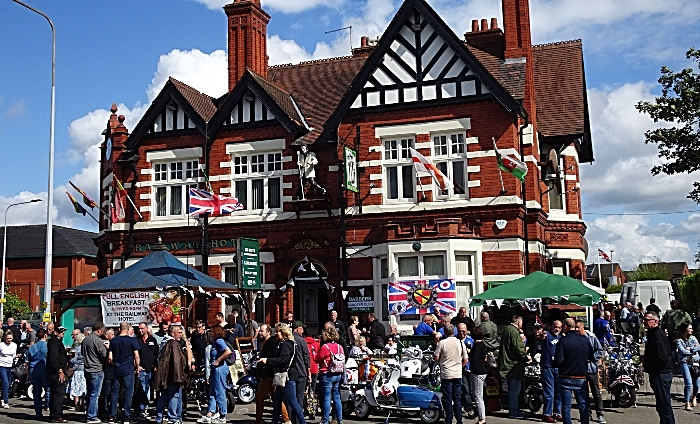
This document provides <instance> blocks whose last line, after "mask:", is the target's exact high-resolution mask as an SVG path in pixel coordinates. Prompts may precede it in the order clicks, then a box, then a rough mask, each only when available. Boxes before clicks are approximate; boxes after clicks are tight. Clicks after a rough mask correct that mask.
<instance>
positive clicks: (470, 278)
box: [454, 251, 476, 306]
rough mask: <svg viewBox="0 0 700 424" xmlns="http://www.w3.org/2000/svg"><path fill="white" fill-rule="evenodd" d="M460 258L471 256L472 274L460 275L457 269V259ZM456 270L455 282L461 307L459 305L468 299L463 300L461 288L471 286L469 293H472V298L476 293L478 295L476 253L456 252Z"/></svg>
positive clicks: (470, 266)
mask: <svg viewBox="0 0 700 424" xmlns="http://www.w3.org/2000/svg"><path fill="white" fill-rule="evenodd" d="M459 256H469V268H470V270H471V274H460V273H459V271H458V269H457V257H459ZM454 262H455V264H454V270H455V282H456V285H457V303H458V305H457V306H460V305H459V303H460V302H462V303H464V302H466V301H467V300H468V299H462V297H461V296H460V294H459V288H460V287H462V286H469V291H470V292H471V296H474V293H476V268H475V267H476V254H475V253H474V252H459V251H458V252H454Z"/></svg>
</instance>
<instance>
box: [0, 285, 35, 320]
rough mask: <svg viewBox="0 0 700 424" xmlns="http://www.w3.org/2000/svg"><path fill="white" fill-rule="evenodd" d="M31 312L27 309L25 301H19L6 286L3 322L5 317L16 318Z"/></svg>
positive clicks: (27, 304) (27, 305)
mask: <svg viewBox="0 0 700 424" xmlns="http://www.w3.org/2000/svg"><path fill="white" fill-rule="evenodd" d="M31 310H32V309H31V308H30V307H29V303H27V301H26V300H22V299H20V298H19V296H18V295H17V294H16V293H11V292H10V286H9V285H8V284H6V285H5V308H4V313H5V316H4V317H3V321H4V320H5V317H14V318H17V317H19V316H20V315H24V314H26V313H27V312H30V311H31Z"/></svg>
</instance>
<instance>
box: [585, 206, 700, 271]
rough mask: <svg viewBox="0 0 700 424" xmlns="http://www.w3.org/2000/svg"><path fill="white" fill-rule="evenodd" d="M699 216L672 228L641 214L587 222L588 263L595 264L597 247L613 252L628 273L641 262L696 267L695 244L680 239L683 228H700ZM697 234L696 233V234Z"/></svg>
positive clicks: (614, 257) (693, 216)
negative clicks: (673, 263)
mask: <svg viewBox="0 0 700 424" xmlns="http://www.w3.org/2000/svg"><path fill="white" fill-rule="evenodd" d="M699 219H700V215H691V216H690V217H688V219H686V220H685V221H684V222H682V223H680V224H677V225H673V224H668V223H662V224H658V225H656V226H654V225H652V224H650V221H649V218H648V217H644V216H638V215H624V216H607V217H602V218H597V219H595V220H594V221H592V222H589V223H588V233H587V234H586V238H587V239H588V240H589V247H590V249H589V250H590V252H591V253H589V258H588V261H589V262H596V257H595V255H596V253H595V252H596V246H599V247H600V248H601V249H602V250H604V251H606V252H608V253H610V250H614V251H615V253H614V255H613V260H614V261H615V262H620V263H621V264H622V268H623V269H625V270H629V269H632V268H633V267H634V266H636V265H639V264H640V263H648V262H654V261H656V260H657V259H659V260H661V261H664V262H677V261H686V262H687V263H688V265H689V266H691V267H692V266H693V260H694V258H693V251H694V249H695V248H696V245H694V244H692V243H691V242H686V241H683V240H679V239H678V237H677V236H679V235H682V234H681V233H680V232H681V231H683V229H687V228H692V227H694V228H693V230H694V231H697V227H698V226H700V225H699V223H698V220H699ZM696 234H697V232H696Z"/></svg>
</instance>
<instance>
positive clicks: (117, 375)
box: [109, 322, 140, 422]
mask: <svg viewBox="0 0 700 424" xmlns="http://www.w3.org/2000/svg"><path fill="white" fill-rule="evenodd" d="M129 328H130V326H129V323H127V322H122V323H121V324H120V325H119V335H118V336H117V337H115V338H113V339H112V341H111V342H110V344H109V360H110V362H111V363H112V364H113V365H114V380H113V382H112V405H111V406H112V408H111V411H110V412H109V417H110V419H115V420H116V418H117V400H118V399H119V391H120V390H121V388H122V387H124V421H125V422H126V421H129V420H130V419H131V401H132V397H133V396H134V372H135V371H136V368H137V367H139V366H140V358H139V349H140V348H139V344H138V342H137V341H136V338H134V337H129Z"/></svg>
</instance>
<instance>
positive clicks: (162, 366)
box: [0, 299, 700, 424]
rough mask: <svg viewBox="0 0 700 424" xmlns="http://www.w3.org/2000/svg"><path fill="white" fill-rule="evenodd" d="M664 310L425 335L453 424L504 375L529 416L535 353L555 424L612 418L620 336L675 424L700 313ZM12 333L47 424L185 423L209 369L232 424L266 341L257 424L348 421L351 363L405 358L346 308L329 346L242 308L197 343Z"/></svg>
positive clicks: (160, 333) (466, 321)
mask: <svg viewBox="0 0 700 424" xmlns="http://www.w3.org/2000/svg"><path fill="white" fill-rule="evenodd" d="M550 311H551V310H550ZM625 311H626V312H625ZM659 312H660V311H659V310H658V307H657V306H656V305H655V304H654V302H653V299H652V302H651V303H650V305H648V306H647V307H646V308H644V309H643V310H640V308H639V305H637V306H636V307H634V306H632V305H628V304H627V305H620V306H619V307H616V308H614V309H613V310H612V311H609V310H605V309H604V308H600V311H599V313H598V316H597V319H596V320H595V321H594V323H593V326H592V329H591V330H592V331H588V330H587V329H586V328H584V327H585V322H584V320H583V319H578V318H574V317H569V316H567V315H566V314H564V313H549V314H546V316H543V317H541V319H540V317H537V318H536V319H535V320H534V323H533V325H532V328H528V329H527V331H525V330H526V329H524V328H523V318H522V317H521V316H518V315H515V316H513V317H512V319H511V323H510V324H509V325H506V326H504V327H502V328H501V330H500V331H499V327H498V325H496V323H494V322H493V321H492V319H491V316H490V314H489V310H488V309H484V310H483V311H482V312H481V313H480V315H479V317H478V318H479V319H478V323H477V322H475V321H474V320H473V319H472V318H471V317H470V316H469V314H468V310H467V308H465V307H462V308H460V309H459V311H458V312H457V313H456V314H455V315H454V316H449V315H446V314H441V313H440V311H439V309H436V310H435V311H434V312H433V313H428V314H425V315H424V316H423V317H422V320H421V322H420V323H419V324H418V325H416V326H414V334H415V335H421V336H431V337H432V338H433V339H434V341H435V343H434V346H435V349H434V350H433V357H434V360H435V361H437V362H438V363H439V365H440V378H441V391H442V397H441V400H442V406H443V411H444V415H445V420H446V422H447V423H448V424H451V423H452V422H453V420H454V421H456V422H457V424H461V423H462V415H463V414H462V411H463V410H464V411H466V412H473V414H474V415H475V416H476V417H477V419H478V421H477V423H478V424H484V423H485V421H486V407H485V400H484V388H485V384H486V381H487V378H488V377H489V376H500V377H501V379H500V380H499V381H502V382H503V384H504V386H507V391H508V396H507V398H508V413H509V416H510V417H511V418H513V419H522V418H524V413H523V412H522V411H521V409H520V399H519V396H520V394H521V392H522V390H523V380H524V371H525V365H526V363H527V362H528V361H531V360H532V358H533V357H535V355H537V357H538V358H539V360H540V367H541V383H542V390H543V398H544V399H543V400H544V405H543V407H544V410H543V414H542V421H544V422H548V423H555V422H557V421H562V422H564V423H565V424H569V423H571V407H572V406H571V405H572V397H575V398H576V403H577V406H578V409H579V412H580V420H581V422H583V423H584V424H587V423H588V422H589V420H590V419H591V418H592V411H595V412H596V420H597V422H598V423H605V422H606V420H605V416H604V411H603V400H602V396H601V393H600V389H599V381H598V367H599V366H600V360H601V358H602V357H603V355H604V353H605V349H606V348H607V347H608V346H614V345H615V343H616V337H615V335H616V334H622V335H630V336H632V337H633V338H635V339H637V338H639V340H643V341H645V350H644V357H643V363H644V370H645V372H647V373H648V375H649V383H650V386H651V388H652V390H653V392H654V395H655V397H656V409H657V411H658V414H659V416H660V418H661V422H662V423H664V424H673V423H674V422H675V421H674V416H673V410H672V408H671V395H670V386H671V381H672V379H673V370H674V361H675V362H677V363H678V366H679V368H680V373H681V375H682V377H683V380H684V400H685V409H686V410H692V409H693V407H695V406H696V404H697V394H698V388H699V387H700V369H699V368H700V366H699V365H698V363H700V343H698V340H697V339H696V337H695V336H694V334H693V333H694V330H695V331H697V328H698V326H700V311H698V316H697V317H695V318H694V319H691V317H690V316H689V315H688V314H687V313H686V312H684V311H683V310H682V309H680V307H679V305H678V303H677V302H674V303H673V304H672V309H671V310H669V311H667V312H666V313H665V314H663V316H662V317H660V314H659ZM635 320H637V322H639V323H641V326H642V327H643V330H640V329H638V328H637V326H636V324H635ZM4 328H5V330H4V332H3V334H2V337H1V339H0V340H1V342H0V382H1V383H2V399H0V406H1V407H2V408H10V399H9V393H8V391H9V387H10V386H11V381H12V369H13V366H14V365H15V363H14V361H15V358H16V357H17V356H18V355H20V354H21V353H20V351H24V350H26V355H25V357H26V362H27V364H28V377H29V380H30V382H31V383H32V384H33V395H34V396H33V398H34V410H35V414H36V417H37V419H39V420H43V419H44V413H45V412H47V411H48V412H49V417H48V418H49V419H50V421H51V422H66V419H65V418H64V405H65V404H66V402H65V401H66V399H65V397H66V396H68V397H69V402H68V404H69V405H71V406H70V409H71V410H74V411H80V412H85V414H86V421H87V423H88V424H98V423H101V422H102V421H103V420H104V421H106V422H115V421H117V420H119V421H120V422H124V423H129V422H136V421H139V420H151V419H153V420H155V422H156V423H158V424H160V423H163V422H166V420H167V422H169V423H171V424H178V423H180V422H182V419H183V416H184V413H185V411H186V404H187V399H186V393H185V392H183V389H184V388H186V387H187V384H188V380H189V376H190V373H191V372H194V371H196V370H206V372H207V374H206V375H207V381H208V382H209V388H210V393H209V394H210V400H209V402H208V408H207V410H206V412H204V414H203V415H202V416H201V417H199V418H198V420H197V421H198V422H200V423H225V422H226V415H227V413H228V412H229V411H228V410H227V398H226V391H227V390H228V388H229V387H230V385H231V378H230V375H229V373H230V369H229V366H231V365H232V364H233V360H234V356H235V354H234V351H235V349H234V347H233V346H235V342H236V339H238V338H240V337H244V336H251V337H253V339H254V340H255V345H256V348H257V350H258V363H257V378H258V389H257V395H256V415H255V424H262V422H263V421H262V420H263V414H264V410H265V402H266V400H267V399H268V398H270V397H271V398H272V411H271V412H272V423H273V424H278V423H280V422H282V423H284V424H289V423H294V424H306V418H305V416H306V414H305V412H306V411H305V409H304V408H305V406H306V405H305V400H308V397H309V396H311V395H310V394H311V393H318V396H319V398H320V402H319V403H320V406H321V423H322V424H328V423H330V422H331V419H333V420H335V422H337V423H338V424H342V421H343V411H342V406H341V401H340V384H341V383H342V379H343V375H344V364H345V359H346V358H348V357H350V356H356V357H362V356H367V355H373V354H376V353H378V352H381V353H385V354H389V355H395V354H396V353H397V352H398V345H399V342H400V339H401V335H400V334H399V332H398V329H397V327H396V326H394V325H392V326H390V327H389V330H388V331H387V330H386V328H385V327H384V325H383V324H382V323H381V322H380V321H379V320H378V319H377V318H376V317H375V316H374V314H369V315H368V322H366V323H365V325H364V326H362V325H361V324H360V319H359V318H358V317H357V316H351V317H350V320H349V325H346V324H345V323H344V322H343V321H341V320H340V319H339V318H338V314H337V312H336V311H331V313H330V319H329V321H328V322H326V323H325V325H324V326H323V328H322V330H321V334H320V336H318V337H313V336H310V335H308V334H306V332H305V325H304V323H302V322H300V321H298V320H295V319H294V314H293V313H292V312H287V313H286V314H285V315H284V319H283V322H280V323H278V324H275V325H274V326H273V325H268V324H258V323H257V322H255V321H253V320H248V319H247V316H246V315H243V316H239V315H238V313H233V314H231V315H230V316H229V317H228V320H226V319H224V315H223V314H222V313H219V314H217V315H216V320H215V322H214V323H213V325H210V326H209V325H207V323H205V322H202V321H196V323H195V327H194V328H193V329H192V331H191V334H188V335H186V334H185V333H186V329H185V328H183V327H182V326H180V325H168V324H167V323H161V325H160V326H159V328H158V329H157V331H155V332H153V330H152V328H151V327H150V326H149V325H148V324H147V323H145V322H144V323H141V324H139V325H138V326H137V327H132V326H131V325H129V324H127V323H121V325H120V326H119V327H118V328H106V327H105V326H104V324H102V323H101V322H97V323H95V324H94V325H93V326H92V327H88V328H84V329H83V330H80V329H75V330H73V331H72V334H71V339H72V345H71V346H70V347H68V348H66V346H65V345H64V336H65V333H66V331H67V330H66V328H64V327H62V326H57V325H55V324H54V323H52V322H51V323H48V324H47V325H45V326H44V327H42V328H40V329H39V330H36V331H35V330H34V329H33V328H32V326H31V325H29V323H27V322H22V323H20V325H16V324H15V322H14V320H13V319H12V318H8V319H7V323H6V325H5V326H4ZM526 334H527V335H526ZM281 380H283V381H281ZM42 392H44V393H45V395H44V396H42ZM589 397H592V401H591V400H590V399H589ZM307 403H308V402H307ZM472 410H473V411H472ZM589 414H590V415H589Z"/></svg>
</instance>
